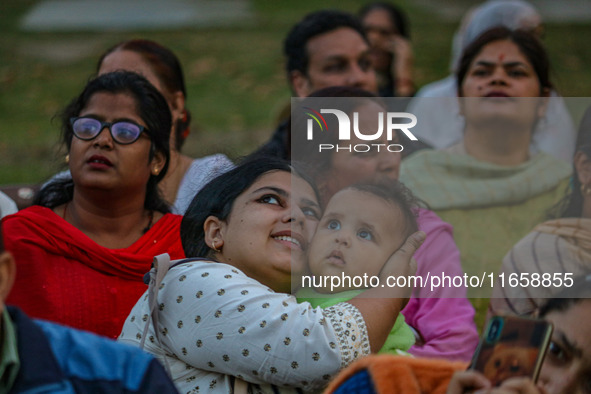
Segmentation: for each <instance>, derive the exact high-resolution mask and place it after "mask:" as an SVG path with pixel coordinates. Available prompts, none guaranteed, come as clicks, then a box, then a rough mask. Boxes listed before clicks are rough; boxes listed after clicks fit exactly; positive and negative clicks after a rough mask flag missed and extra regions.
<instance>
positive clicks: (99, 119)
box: [3, 71, 184, 338]
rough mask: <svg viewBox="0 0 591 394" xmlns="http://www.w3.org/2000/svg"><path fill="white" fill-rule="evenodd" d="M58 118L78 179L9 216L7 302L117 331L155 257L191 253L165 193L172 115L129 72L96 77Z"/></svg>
mask: <svg viewBox="0 0 591 394" xmlns="http://www.w3.org/2000/svg"><path fill="white" fill-rule="evenodd" d="M61 118H62V140H63V142H64V144H65V146H66V147H67V151H68V157H69V159H68V165H69V169H70V172H71V174H72V177H71V179H61V180H57V181H54V182H52V183H49V184H47V185H46V186H45V187H44V188H43V189H42V190H41V191H40V192H39V195H38V196H37V198H36V205H34V206H32V207H29V208H27V209H25V210H22V211H20V212H18V213H17V214H14V215H10V216H7V217H5V218H4V219H3V226H4V234H5V244H6V249H7V250H9V251H10V252H12V254H13V255H14V256H15V258H16V262H17V271H18V273H17V278H16V285H15V286H14V288H13V291H12V293H11V294H10V297H9V298H8V301H7V303H8V304H15V305H18V306H20V307H21V308H22V309H23V310H24V311H25V312H26V313H28V314H29V315H31V316H33V317H36V318H42V319H48V320H52V321H56V322H59V323H63V324H66V325H69V326H72V327H76V328H80V329H85V330H89V331H93V332H95V333H98V334H102V335H105V336H109V337H112V338H115V337H116V336H117V335H118V334H119V332H120V331H121V327H122V325H123V321H124V319H125V317H126V316H127V314H128V313H129V311H130V310H131V308H132V306H133V305H134V304H135V302H136V301H137V299H138V297H139V296H140V295H141V294H142V293H143V292H144V291H145V290H146V286H145V285H144V283H143V275H144V274H145V273H146V272H147V271H148V270H149V269H150V265H151V263H152V259H153V257H154V256H155V255H158V254H161V253H169V254H171V255H174V256H176V258H181V257H184V252H183V250H182V245H181V242H180V235H179V228H180V222H181V216H178V215H173V214H170V213H169V212H170V209H169V207H168V205H167V204H166V203H165V202H164V200H163V199H162V198H161V197H160V195H159V192H158V182H159V181H160V180H161V179H162V178H163V177H164V176H165V175H166V171H167V169H168V161H169V157H170V152H169V136H170V130H171V127H170V125H171V123H172V118H171V114H170V111H169V109H168V105H167V103H166V100H165V99H164V97H163V96H162V95H161V94H160V93H159V92H158V90H156V88H154V87H153V86H152V85H151V84H150V83H149V82H148V81H147V80H146V79H145V78H144V77H142V76H140V75H138V74H135V73H132V72H124V71H119V72H113V73H108V74H104V75H101V76H99V77H97V78H95V79H93V80H91V81H90V82H89V83H88V84H87V85H86V87H85V88H84V90H83V92H82V93H81V94H80V95H79V96H78V97H77V98H75V99H74V100H73V101H72V102H71V103H70V104H69V105H68V106H67V107H66V109H65V110H64V111H63V113H62V116H61Z"/></svg>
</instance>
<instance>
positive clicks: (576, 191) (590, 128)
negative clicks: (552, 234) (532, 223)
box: [548, 107, 591, 219]
mask: <svg viewBox="0 0 591 394" xmlns="http://www.w3.org/2000/svg"><path fill="white" fill-rule="evenodd" d="M575 151H576V152H582V153H583V154H584V155H585V156H587V158H588V159H591V107H589V108H587V111H585V115H583V119H582V120H581V124H580V125H579V133H578V135H577V143H576V145H575ZM581 186H582V185H581V181H580V180H579V174H578V172H577V168H576V167H575V166H574V165H573V174H572V177H571V184H570V185H569V186H568V189H567V192H566V195H565V196H564V197H563V198H562V199H561V200H560V201H559V202H558V203H557V204H556V205H555V206H554V207H552V208H551V209H550V211H549V212H548V216H549V218H551V219H554V218H580V217H581V216H582V215H583V200H584V197H583V193H582V192H581Z"/></svg>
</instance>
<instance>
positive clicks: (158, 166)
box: [150, 151, 166, 176]
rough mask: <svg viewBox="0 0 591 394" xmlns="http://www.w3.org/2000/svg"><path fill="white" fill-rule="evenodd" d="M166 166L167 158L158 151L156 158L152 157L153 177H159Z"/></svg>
mask: <svg viewBox="0 0 591 394" xmlns="http://www.w3.org/2000/svg"><path fill="white" fill-rule="evenodd" d="M165 164H166V157H165V156H164V153H162V152H160V151H156V153H154V157H152V161H150V171H151V172H152V175H154V176H157V175H158V174H160V171H162V169H163V168H164V165H165Z"/></svg>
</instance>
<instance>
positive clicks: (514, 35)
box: [456, 27, 552, 97]
mask: <svg viewBox="0 0 591 394" xmlns="http://www.w3.org/2000/svg"><path fill="white" fill-rule="evenodd" d="M501 40H510V41H511V42H513V43H515V45H517V47H518V48H519V51H520V52H521V53H522V54H523V55H524V56H525V57H526V58H527V60H529V62H530V63H531V65H532V67H533V68H534V71H535V73H536V75H537V77H538V81H539V83H540V96H543V95H544V91H545V90H547V91H549V90H550V89H552V82H550V60H549V58H548V54H547V52H546V50H545V49H544V46H543V45H542V43H541V42H540V40H538V38H537V37H536V36H535V35H533V34H532V33H531V32H527V31H525V30H511V29H509V28H507V27H494V28H492V29H490V30H487V31H485V32H484V33H482V34H481V35H479V36H478V37H477V38H476V39H475V40H474V41H472V43H470V45H468V46H467V47H466V49H464V52H463V53H462V56H461V58H460V62H459V66H458V71H457V74H456V76H457V78H456V80H457V91H458V96H459V97H462V95H463V94H462V84H463V82H464V79H465V78H466V75H467V73H468V70H469V69H470V66H471V65H472V62H473V61H474V58H475V57H476V56H478V54H479V53H480V52H481V51H482V48H484V46H485V45H487V44H490V43H491V42H494V41H501Z"/></svg>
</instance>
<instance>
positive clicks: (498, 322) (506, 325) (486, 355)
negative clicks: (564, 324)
mask: <svg viewBox="0 0 591 394" xmlns="http://www.w3.org/2000/svg"><path fill="white" fill-rule="evenodd" d="M551 336H552V324H551V323H548V322H546V321H544V320H538V319H530V318H525V317H513V316H493V317H492V318H491V319H490V320H489V323H488V325H487V328H486V330H485V331H484V335H483V336H482V338H481V340H480V343H479V345H478V348H477V349H476V352H475V353H474V357H473V358H472V363H471V364H470V369H474V370H476V371H479V372H481V373H482V374H484V376H486V377H487V378H488V379H489V380H490V382H491V384H492V385H493V387H498V386H500V385H501V383H502V382H503V381H505V380H506V379H509V378H513V377H522V376H526V377H530V378H531V379H532V380H533V381H534V383H535V382H536V380H537V379H538V374H539V373H540V368H541V367H542V362H543V361H544V356H545V354H546V349H547V348H548V344H549V343H550V338H551Z"/></svg>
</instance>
